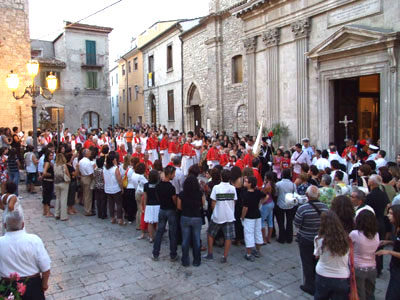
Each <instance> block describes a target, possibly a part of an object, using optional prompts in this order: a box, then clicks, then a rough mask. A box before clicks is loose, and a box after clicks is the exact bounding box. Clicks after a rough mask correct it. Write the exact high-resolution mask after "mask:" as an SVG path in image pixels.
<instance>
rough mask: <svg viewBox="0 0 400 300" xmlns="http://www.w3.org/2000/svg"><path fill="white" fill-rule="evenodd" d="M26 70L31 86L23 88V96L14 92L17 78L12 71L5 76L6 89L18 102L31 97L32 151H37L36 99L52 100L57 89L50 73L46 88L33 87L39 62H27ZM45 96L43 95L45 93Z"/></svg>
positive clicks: (17, 82)
mask: <svg viewBox="0 0 400 300" xmlns="http://www.w3.org/2000/svg"><path fill="white" fill-rule="evenodd" d="M26 66H27V69H28V74H29V75H30V76H31V78H32V83H31V85H29V86H27V87H26V88H25V91H24V94H23V95H21V96H17V95H16V93H15V91H16V90H17V89H18V85H19V78H18V75H17V74H14V73H13V71H11V72H10V74H9V75H8V76H7V85H8V88H9V89H10V90H11V91H12V93H13V97H14V98H15V99H16V100H20V99H22V98H24V97H25V95H27V94H28V95H29V96H31V97H32V118H33V124H32V125H33V148H34V151H35V152H36V151H37V146H38V143H37V117H36V107H37V106H36V97H37V96H39V95H42V97H43V98H44V99H46V100H51V99H52V98H53V93H54V91H55V90H56V88H57V77H56V76H54V75H53V74H52V73H50V75H49V76H47V77H46V81H47V87H41V86H37V85H35V77H36V75H37V74H38V72H39V62H38V61H36V60H29V62H28V63H27V64H26ZM46 91H47V92H49V93H47V95H46V94H45V92H46Z"/></svg>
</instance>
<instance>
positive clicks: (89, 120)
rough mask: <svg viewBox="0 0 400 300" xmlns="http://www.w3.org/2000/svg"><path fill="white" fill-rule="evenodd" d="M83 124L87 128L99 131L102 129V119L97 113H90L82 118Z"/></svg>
mask: <svg viewBox="0 0 400 300" xmlns="http://www.w3.org/2000/svg"><path fill="white" fill-rule="evenodd" d="M82 123H83V124H85V127H86V128H90V129H98V128H100V117H99V114H98V113H97V112H94V111H88V112H86V113H85V114H84V115H83V117H82Z"/></svg>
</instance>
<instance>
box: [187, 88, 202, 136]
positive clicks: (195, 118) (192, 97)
mask: <svg viewBox="0 0 400 300" xmlns="http://www.w3.org/2000/svg"><path fill="white" fill-rule="evenodd" d="M188 99H189V105H190V106H191V108H190V110H191V112H190V115H191V116H190V119H191V120H192V125H191V126H190V127H191V128H193V129H194V132H195V133H199V132H200V128H201V107H200V103H201V97H200V93H199V90H198V89H197V87H196V86H195V85H194V84H193V85H192V86H191V87H190V89H189V97H188Z"/></svg>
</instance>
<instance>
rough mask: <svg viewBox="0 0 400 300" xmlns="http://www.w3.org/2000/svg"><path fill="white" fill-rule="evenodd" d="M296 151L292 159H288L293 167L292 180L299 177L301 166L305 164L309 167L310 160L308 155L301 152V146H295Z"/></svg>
mask: <svg viewBox="0 0 400 300" xmlns="http://www.w3.org/2000/svg"><path fill="white" fill-rule="evenodd" d="M295 148H296V151H295V152H294V153H293V154H292V158H291V159H290V163H291V164H292V165H293V180H296V178H297V177H298V176H299V174H300V172H301V164H304V163H306V164H307V165H309V166H310V165H311V158H310V156H309V155H308V153H306V152H304V151H303V150H302V146H301V145H300V144H296V146H295Z"/></svg>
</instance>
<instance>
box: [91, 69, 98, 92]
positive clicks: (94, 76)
mask: <svg viewBox="0 0 400 300" xmlns="http://www.w3.org/2000/svg"><path fill="white" fill-rule="evenodd" d="M92 74H93V88H94V89H97V72H92Z"/></svg>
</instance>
